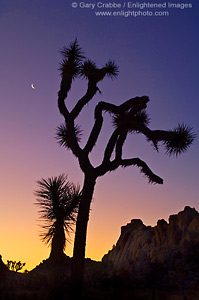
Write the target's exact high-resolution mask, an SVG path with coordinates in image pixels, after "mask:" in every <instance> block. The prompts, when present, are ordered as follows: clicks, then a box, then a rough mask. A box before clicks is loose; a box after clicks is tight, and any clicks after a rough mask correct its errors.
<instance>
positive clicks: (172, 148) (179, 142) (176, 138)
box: [164, 124, 195, 156]
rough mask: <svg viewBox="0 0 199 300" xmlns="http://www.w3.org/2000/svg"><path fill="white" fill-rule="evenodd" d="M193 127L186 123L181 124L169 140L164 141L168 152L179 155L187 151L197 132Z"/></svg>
mask: <svg viewBox="0 0 199 300" xmlns="http://www.w3.org/2000/svg"><path fill="white" fill-rule="evenodd" d="M191 131H192V128H190V127H188V126H187V125H185V124H179V125H178V126H177V127H176V128H175V129H174V130H173V131H171V137H170V139H169V140H166V141H164V145H165V149H166V154H169V155H172V154H174V155H176V156H177V155H179V154H181V153H183V152H185V151H186V150H187V149H188V148H189V147H190V145H191V144H192V142H193V141H194V138H195V134H194V133H193V132H191Z"/></svg>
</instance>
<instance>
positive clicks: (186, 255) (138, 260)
mask: <svg viewBox="0 0 199 300" xmlns="http://www.w3.org/2000/svg"><path fill="white" fill-rule="evenodd" d="M198 256H199V213H198V212H197V211H196V210H195V209H194V208H190V207H188V206H186V207H185V208H184V210H183V211H181V212H179V213H178V214H177V215H171V216H170V217H169V222H168V223H167V222H166V221H165V220H159V221H158V222H157V225H156V226H154V227H151V226H145V225H144V224H143V222H142V221H141V220H139V219H134V220H132V221H131V223H129V224H127V225H126V226H123V227H122V228H121V235H120V237H119V240H118V242H117V244H116V246H115V247H113V249H112V250H111V251H109V252H108V254H106V255H105V256H104V257H103V259H102V261H103V263H104V264H106V265H107V266H108V269H109V271H110V270H112V271H113V272H115V273H119V272H121V271H123V272H124V271H127V272H128V273H129V274H133V276H137V277H140V278H141V277H146V276H147V274H150V273H151V270H152V267H153V266H154V265H158V266H159V267H160V266H162V267H164V268H166V269H167V271H168V270H169V271H173V272H177V271H179V269H180V268H181V269H182V268H184V271H185V272H186V268H187V270H190V268H191V270H190V271H191V272H192V274H193V270H192V269H194V268H195V267H194V265H195V264H197V267H198V266H199V260H198ZM196 269H197V268H196ZM196 271H197V270H196ZM197 272H198V271H197ZM167 273H168V272H167ZM197 274H198V273H197Z"/></svg>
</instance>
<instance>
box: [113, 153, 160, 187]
mask: <svg viewBox="0 0 199 300" xmlns="http://www.w3.org/2000/svg"><path fill="white" fill-rule="evenodd" d="M120 166H122V167H128V166H137V167H139V168H140V170H141V172H142V173H143V174H144V175H145V176H147V177H148V180H149V182H152V183H158V184H163V179H162V178H160V177H159V176H158V175H156V174H154V173H153V172H152V170H151V169H150V168H149V167H148V165H147V164H146V163H145V162H144V161H143V160H141V159H140V158H131V159H121V161H120ZM113 167H114V161H113Z"/></svg>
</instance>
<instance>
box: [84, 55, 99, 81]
mask: <svg viewBox="0 0 199 300" xmlns="http://www.w3.org/2000/svg"><path fill="white" fill-rule="evenodd" d="M95 70H97V67H96V63H95V62H93V61H92V60H90V59H87V60H86V61H84V63H83V64H82V66H81V68H80V75H81V76H82V77H85V78H89V77H90V74H91V73H92V72H93V71H95Z"/></svg>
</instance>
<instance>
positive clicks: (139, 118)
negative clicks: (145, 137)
mask: <svg viewBox="0 0 199 300" xmlns="http://www.w3.org/2000/svg"><path fill="white" fill-rule="evenodd" d="M149 122H150V118H149V116H148V114H147V112H146V110H141V111H138V112H136V113H135V114H134V113H133V111H132V110H130V111H127V112H125V113H121V114H117V115H115V116H113V125H114V127H116V128H120V129H122V130H123V129H125V130H127V131H129V132H139V131H140V125H144V126H147V125H148V124H149Z"/></svg>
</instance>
